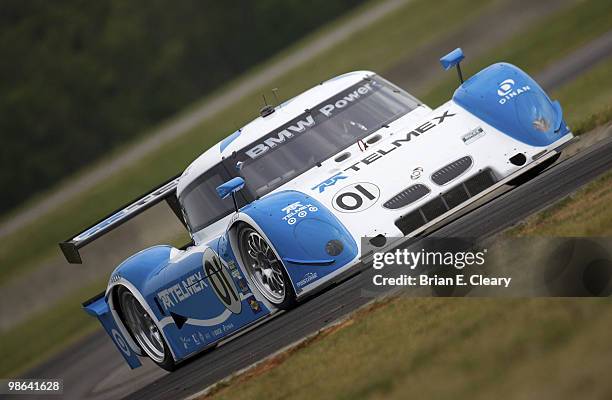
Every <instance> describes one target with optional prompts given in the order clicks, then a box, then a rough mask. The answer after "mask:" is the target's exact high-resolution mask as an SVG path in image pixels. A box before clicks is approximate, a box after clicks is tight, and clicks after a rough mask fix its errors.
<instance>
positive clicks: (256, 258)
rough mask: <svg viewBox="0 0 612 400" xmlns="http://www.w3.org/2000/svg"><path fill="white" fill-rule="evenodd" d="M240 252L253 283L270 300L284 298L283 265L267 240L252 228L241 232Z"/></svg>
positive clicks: (276, 300)
mask: <svg viewBox="0 0 612 400" xmlns="http://www.w3.org/2000/svg"><path fill="white" fill-rule="evenodd" d="M240 253H241V255H242V260H243V262H244V264H245V268H246V270H247V273H248V274H249V276H250V277H251V279H252V281H253V283H254V284H255V286H256V287H257V289H259V291H260V292H261V293H262V294H263V295H264V297H265V298H266V299H268V300H269V301H270V302H272V303H275V304H279V303H282V302H283V300H284V299H285V292H286V291H285V277H284V275H283V266H282V264H281V262H280V260H279V259H278V258H277V257H276V254H275V253H274V251H273V250H272V248H271V247H270V245H269V244H268V242H267V241H266V240H265V239H264V238H263V237H262V236H261V235H260V234H259V233H257V231H255V230H254V229H252V228H245V229H244V230H243V231H242V234H241V240H240Z"/></svg>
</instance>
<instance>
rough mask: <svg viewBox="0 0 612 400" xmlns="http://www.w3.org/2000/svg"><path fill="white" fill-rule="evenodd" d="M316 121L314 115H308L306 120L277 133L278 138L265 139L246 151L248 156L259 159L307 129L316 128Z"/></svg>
mask: <svg viewBox="0 0 612 400" xmlns="http://www.w3.org/2000/svg"><path fill="white" fill-rule="evenodd" d="M314 124H315V120H314V118H313V117H312V115H306V116H305V117H304V119H301V120H298V121H296V122H295V123H294V124H293V125H289V126H288V127H287V128H285V129H283V130H282V131H280V132H278V133H277V136H270V137H269V138H267V139H265V140H264V141H263V143H258V144H257V145H255V146H254V147H251V148H250V149H249V150H247V151H246V155H247V156H249V157H251V158H257V157H259V156H260V155H262V154H263V153H265V152H266V151H268V150H270V149H272V148H274V147H276V146H278V145H279V144H282V143H283V142H285V140H288V139H291V138H293V137H294V136H296V135H298V134H300V133H303V132H305V131H306V129H307V128H310V127H312V126H314Z"/></svg>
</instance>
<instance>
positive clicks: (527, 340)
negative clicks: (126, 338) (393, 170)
mask: <svg viewBox="0 0 612 400" xmlns="http://www.w3.org/2000/svg"><path fill="white" fill-rule="evenodd" d="M610 329H612V304H611V303H610V301H609V300H601V299H585V300H572V299H532V300H527V299H521V300H518V299H469V298H452V299H448V298H446V299H445V298H401V297H400V298H396V299H393V300H392V301H390V302H388V303H386V304H382V305H380V304H375V305H374V306H372V307H370V308H366V309H365V310H363V311H360V312H358V313H357V314H356V315H354V316H353V317H352V318H351V319H350V320H348V321H347V322H345V323H344V324H342V325H341V326H340V327H338V328H331V330H330V331H329V332H324V333H323V334H321V335H320V336H319V338H317V339H315V340H311V341H310V343H308V344H307V345H304V346H299V347H298V348H297V349H295V350H294V351H292V352H290V353H288V354H283V355H280V356H278V357H275V358H273V359H271V360H268V361H266V362H264V363H263V364H262V365H259V366H257V367H256V368H255V369H254V370H251V371H249V372H247V373H246V374H244V375H241V376H238V377H236V378H234V379H232V380H231V381H230V382H229V383H226V384H225V385H220V387H219V388H218V389H217V390H215V391H214V392H213V393H211V394H209V395H208V396H206V397H205V398H211V399H235V398H248V399H267V400H268V399H282V398H286V397H289V396H290V397H291V398H292V399H312V398H318V399H319V398H324V399H381V398H385V399H405V398H406V397H407V396H415V395H417V396H418V397H419V398H434V399H447V398H453V399H469V400H474V399H491V398H499V397H500V393H503V396H502V397H503V398H533V397H536V398H609V397H610V396H612V384H611V383H610V380H609V379H607V376H608V368H606V366H607V365H609V359H610V355H611V354H612V343H610V340H609V331H610ZM577 363H578V364H579V367H577V365H578V364H577Z"/></svg>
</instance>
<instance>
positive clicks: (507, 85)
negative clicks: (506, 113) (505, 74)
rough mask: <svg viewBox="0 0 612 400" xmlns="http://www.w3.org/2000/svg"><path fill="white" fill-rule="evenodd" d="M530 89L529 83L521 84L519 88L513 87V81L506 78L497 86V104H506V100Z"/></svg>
mask: <svg viewBox="0 0 612 400" xmlns="http://www.w3.org/2000/svg"><path fill="white" fill-rule="evenodd" d="M530 90H531V87H529V85H525V86H521V87H519V88H515V82H514V80H513V79H506V80H505V81H503V82H502V83H500V84H499V85H498V86H497V94H498V96H499V97H501V98H500V99H499V104H502V105H503V104H506V102H507V101H508V100H510V99H512V98H513V97H516V96H519V95H521V94H523V93H525V92H528V91H530Z"/></svg>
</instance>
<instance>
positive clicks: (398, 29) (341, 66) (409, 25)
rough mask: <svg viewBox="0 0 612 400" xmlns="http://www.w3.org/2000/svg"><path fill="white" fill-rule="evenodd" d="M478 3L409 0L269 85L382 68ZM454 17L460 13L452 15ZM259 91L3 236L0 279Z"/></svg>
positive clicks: (246, 111)
mask: <svg viewBox="0 0 612 400" xmlns="http://www.w3.org/2000/svg"><path fill="white" fill-rule="evenodd" d="M485 3H486V2H485V1H484V0H477V1H473V0H472V1H470V0H459V1H454V0H443V1H441V2H439V4H438V5H437V7H431V6H430V4H429V2H428V1H426V0H416V1H412V2H410V3H408V5H406V6H404V7H402V8H401V9H399V10H398V11H396V12H394V13H392V15H390V16H387V17H386V18H383V19H382V20H381V21H379V22H376V23H374V24H372V25H371V26H370V27H368V28H366V29H364V30H363V31H362V32H360V33H358V34H356V35H355V36H354V37H352V38H350V39H349V40H348V41H346V42H345V43H343V44H342V45H340V46H338V47H337V48H335V49H333V50H330V51H328V52H325V53H324V54H322V55H321V56H319V57H316V58H315V59H313V60H312V61H310V62H308V63H305V64H304V65H301V66H300V67H298V68H296V69H294V70H292V71H291V72H289V73H287V74H285V75H284V76H282V77H279V79H278V81H277V83H275V86H278V87H280V88H281V90H282V91H281V92H280V94H281V96H283V95H289V94H293V93H298V92H300V91H302V90H304V89H306V88H308V87H310V86H312V85H314V84H316V83H317V82H319V81H321V80H323V79H327V78H329V77H331V76H333V75H335V74H338V73H340V72H346V71H348V70H353V69H361V68H371V69H375V70H382V69H385V68H386V67H387V66H389V65H391V63H393V62H395V61H397V60H399V59H400V58H401V57H405V56H406V55H407V54H410V52H411V51H413V50H414V49H415V48H416V47H417V46H418V45H419V44H421V43H423V42H425V41H427V40H430V39H432V38H434V37H437V36H438V35H442V34H444V33H445V32H448V31H450V30H451V29H452V28H454V27H455V26H457V25H459V24H460V23H469V21H470V17H473V16H475V15H476V14H477V13H478V12H479V11H481V10H482V9H483V8H484V5H485ZM457 16H463V17H464V19H462V18H454V17H457ZM451 17H453V18H451ZM439 20H447V21H454V22H451V23H446V24H444V25H442V26H440V25H439V24H436V23H435V22H436V21H439ZM341 22H342V21H339V23H341ZM406 38H410V40H406ZM301 45H303V44H301ZM258 68H262V67H258ZM262 91H264V89H262V90H260V91H256V92H255V93H253V94H252V95H249V96H246V97H245V98H244V99H242V100H240V101H238V102H237V103H236V104H234V105H233V106H231V107H229V108H227V109H226V110H225V111H223V112H221V113H219V114H217V115H216V116H214V117H213V118H210V119H208V120H206V121H205V122H204V123H202V124H201V125H200V126H198V127H197V128H195V129H193V130H192V131H190V132H189V133H187V134H186V135H185V136H183V137H182V138H181V139H180V140H176V141H173V142H171V143H169V144H167V145H165V146H164V147H163V149H161V150H159V151H157V152H154V153H152V154H150V155H148V156H147V157H145V158H144V159H143V160H141V161H140V162H138V163H137V164H136V165H134V166H132V167H130V168H126V169H125V170H124V171H122V172H121V174H119V175H116V176H113V177H112V178H110V179H108V180H106V181H105V182H102V183H101V184H99V185H96V187H94V188H93V189H91V190H89V191H87V192H85V193H83V194H81V195H79V196H77V197H76V198H74V199H72V200H70V201H69V202H67V203H66V204H64V205H63V206H62V207H61V208H60V209H57V210H54V211H52V212H50V213H48V214H47V215H45V216H43V217H41V218H39V219H38V220H37V221H36V222H35V223H32V224H29V225H27V226H24V227H23V228H21V229H19V230H18V231H17V232H15V233H13V234H11V235H9V236H7V237H6V238H4V239H3V246H2V248H1V249H0V265H1V266H2V267H1V268H0V284H1V283H2V282H5V281H6V280H8V279H10V278H12V277H15V276H17V275H18V274H20V273H23V272H25V271H27V270H28V269H31V268H34V267H35V266H36V265H38V264H39V263H40V262H42V261H43V260H45V259H47V258H48V257H49V256H51V255H52V254H57V251H58V250H57V247H56V243H57V242H59V241H61V240H64V239H66V238H67V237H68V236H70V235H71V234H73V233H75V232H77V231H79V230H80V229H82V228H83V227H85V226H87V225H88V224H90V223H91V222H92V221H95V220H97V219H99V218H101V217H102V216H103V215H105V214H106V213H108V212H109V211H110V210H113V209H115V208H117V207H118V206H120V205H121V204H124V203H125V202H127V201H129V200H131V199H133V198H135V197H136V196H138V195H140V194H142V193H143V192H145V191H146V190H147V189H150V188H151V187H154V186H155V185H157V184H158V183H159V182H160V181H162V180H163V179H165V178H167V177H169V176H171V175H173V174H176V173H177V172H178V171H181V170H182V169H184V168H185V167H186V165H187V164H188V163H189V162H190V161H191V160H193V159H194V158H195V157H197V156H198V155H199V154H200V153H201V152H202V151H204V150H205V149H207V148H208V147H210V146H211V145H212V144H214V143H216V142H217V141H219V140H220V139H221V138H223V137H225V136H227V135H228V134H229V133H231V132H233V131H234V130H236V129H237V128H238V127H240V126H241V125H243V124H244V123H246V122H247V121H249V120H250V119H252V118H253V117H255V116H256V109H257V105H258V104H260V99H259V94H258V93H261V92H262ZM266 91H267V90H266ZM75 210H78V212H75Z"/></svg>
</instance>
